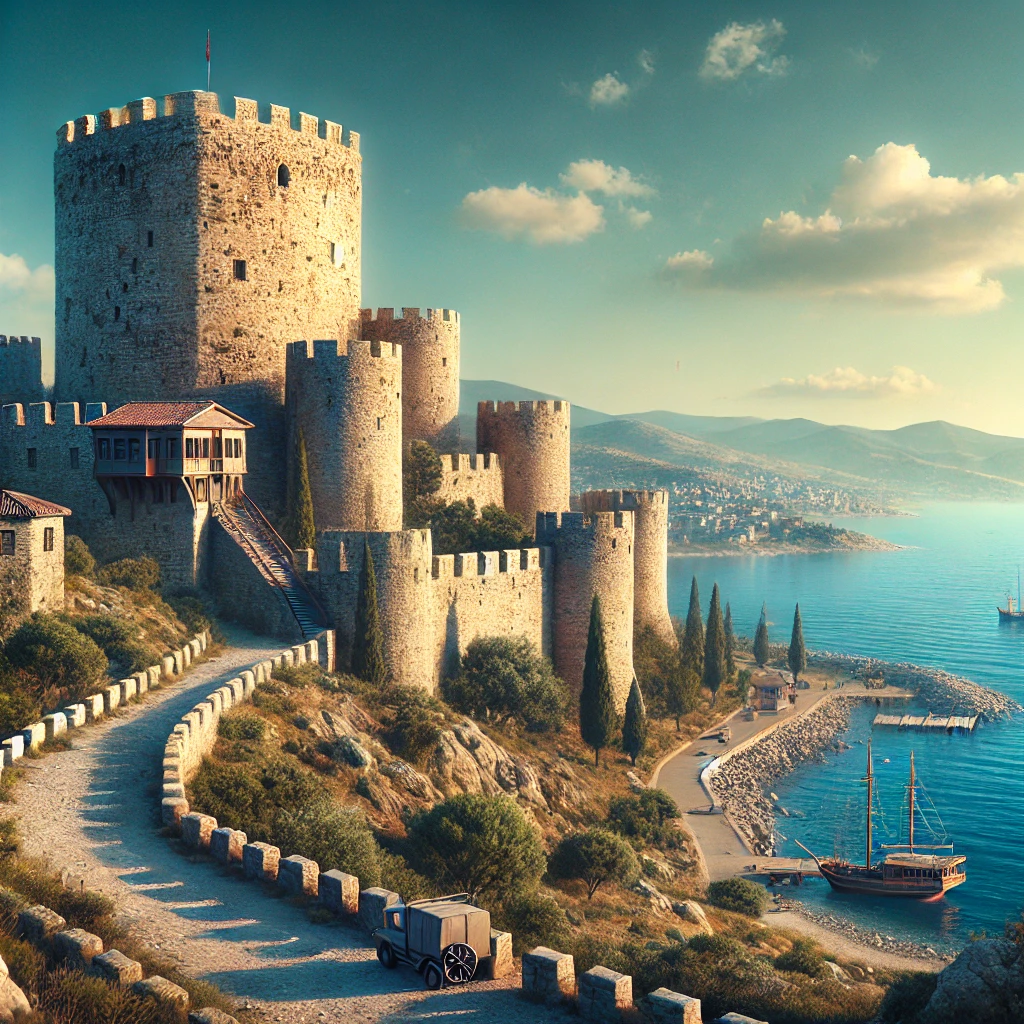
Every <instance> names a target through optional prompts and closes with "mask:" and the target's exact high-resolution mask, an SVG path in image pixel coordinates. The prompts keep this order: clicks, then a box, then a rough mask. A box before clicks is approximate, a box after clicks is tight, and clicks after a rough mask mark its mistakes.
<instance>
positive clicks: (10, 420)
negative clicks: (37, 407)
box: [0, 402, 25, 427]
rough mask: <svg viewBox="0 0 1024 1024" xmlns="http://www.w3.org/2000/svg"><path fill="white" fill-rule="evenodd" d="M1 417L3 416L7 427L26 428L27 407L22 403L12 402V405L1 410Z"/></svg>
mask: <svg viewBox="0 0 1024 1024" xmlns="http://www.w3.org/2000/svg"><path fill="white" fill-rule="evenodd" d="M0 416H2V419H3V424H4V426H5V427H23V426H25V407H24V406H23V405H22V404H21V402H12V403H11V404H10V405H5V406H4V407H3V409H2V410H0Z"/></svg>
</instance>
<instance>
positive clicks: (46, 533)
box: [43, 526, 53, 551]
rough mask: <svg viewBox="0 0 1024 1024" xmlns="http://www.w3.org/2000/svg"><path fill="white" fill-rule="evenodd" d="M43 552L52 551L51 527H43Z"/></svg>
mask: <svg viewBox="0 0 1024 1024" xmlns="http://www.w3.org/2000/svg"><path fill="white" fill-rule="evenodd" d="M43 550H44V551H52V550H53V527H52V526H44V527H43Z"/></svg>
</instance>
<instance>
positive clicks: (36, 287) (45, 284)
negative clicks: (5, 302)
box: [0, 252, 54, 299]
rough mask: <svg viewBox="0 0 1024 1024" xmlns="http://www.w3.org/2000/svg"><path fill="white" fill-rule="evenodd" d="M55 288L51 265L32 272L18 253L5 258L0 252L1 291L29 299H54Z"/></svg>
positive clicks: (37, 268)
mask: <svg viewBox="0 0 1024 1024" xmlns="http://www.w3.org/2000/svg"><path fill="white" fill-rule="evenodd" d="M53 287H54V278H53V267H51V266H50V264H49V263H43V264H41V265H40V266H38V267H36V268H35V270H32V269H31V268H30V267H29V265H28V264H27V263H26V262H25V260H24V258H23V257H21V256H19V255H18V254H17V253H15V254H14V255H12V256H5V255H4V254H3V253H2V252H0V291H5V292H9V293H11V294H18V295H24V296H26V297H27V298H42V299H52V298H53Z"/></svg>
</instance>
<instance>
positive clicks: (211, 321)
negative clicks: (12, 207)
mask: <svg viewBox="0 0 1024 1024" xmlns="http://www.w3.org/2000/svg"><path fill="white" fill-rule="evenodd" d="M293 124H294V127H293ZM54 195H55V205H56V210H55V213H56V218H55V234H56V260H55V269H56V278H57V281H56V383H55V390H56V394H57V396H58V397H60V398H62V399H66V400H73V401H80V402H91V401H106V402H109V403H112V404H116V403H119V402H124V401H128V400H134V401H140V400H164V401H165V400H169V399H193V400H194V399H213V400H215V401H217V402H219V403H221V404H222V405H226V406H227V407H229V408H231V409H233V410H234V411H236V412H238V413H239V414H240V415H242V416H244V417H245V418H247V419H249V420H251V421H252V422H253V423H254V424H255V428H256V429H255V437H254V443H256V444H258V445H261V446H265V447H264V450H265V451H266V452H267V453H268V454H269V453H273V452H275V451H277V450H279V449H282V439H283V436H284V429H283V428H284V418H283V402H284V381H285V345H286V344H287V343H288V342H290V341H294V340H295V339H297V338H310V337H312V338H323V337H328V338H336V337H341V338H356V337H358V334H359V322H360V320H359V300H360V250H361V221H362V212H361V211H362V159H361V157H360V155H359V136H358V135H356V134H355V133H352V132H349V133H348V134H347V135H346V136H344V137H343V135H342V129H341V126H340V125H337V124H334V123H332V122H331V121H323V122H319V121H318V119H317V118H315V117H310V116H309V115H308V114H299V115H298V117H297V119H295V120H294V121H293V118H292V115H291V112H290V111H289V110H288V109H287V108H286V107H277V106H271V107H270V114H269V121H262V120H260V117H259V111H258V108H257V104H256V103H255V102H254V101H253V100H246V99H237V98H236V100H235V116H234V117H233V118H231V117H228V116H227V115H226V114H222V113H221V112H220V105H219V102H218V99H217V96H216V94H214V93H210V92H186V93H176V94H174V95H171V96H167V97H166V98H165V99H164V102H163V111H162V113H161V112H160V111H158V109H157V103H156V101H154V100H152V99H148V98H146V99H141V100H136V101H134V102H132V103H129V104H128V105H127V106H126V107H123V108H114V109H111V110H106V111H103V112H102V113H100V114H99V115H98V117H97V116H93V115H91V114H87V115H85V116H84V117H80V118H78V119H77V120H76V121H69V122H68V123H67V124H66V125H64V126H62V127H61V129H60V131H59V132H58V145H57V152H56V155H55V157H54ZM282 450H283V449H282ZM266 461H267V463H268V465H269V464H270V463H271V462H272V461H273V460H271V459H268V460H266ZM250 483H251V487H252V489H253V491H254V492H255V495H256V496H257V497H258V498H259V499H261V500H263V501H265V502H266V503H267V505H268V507H269V508H270V509H274V508H275V507H279V506H280V504H281V499H282V497H283V480H281V479H280V478H279V474H273V475H271V474H267V475H265V476H264V475H262V474H260V473H255V474H253V477H252V479H251V481H250Z"/></svg>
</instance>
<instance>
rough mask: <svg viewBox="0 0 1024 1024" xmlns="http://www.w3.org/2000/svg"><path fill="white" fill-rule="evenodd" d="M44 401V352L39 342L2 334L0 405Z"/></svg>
mask: <svg viewBox="0 0 1024 1024" xmlns="http://www.w3.org/2000/svg"><path fill="white" fill-rule="evenodd" d="M42 397H43V351H42V345H41V343H40V341H39V339H38V338H28V337H26V336H25V335H24V334H22V335H21V336H18V335H16V334H12V335H11V336H10V337H8V336H7V335H6V334H0V405H6V404H7V403H8V402H39V401H41V400H42Z"/></svg>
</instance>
